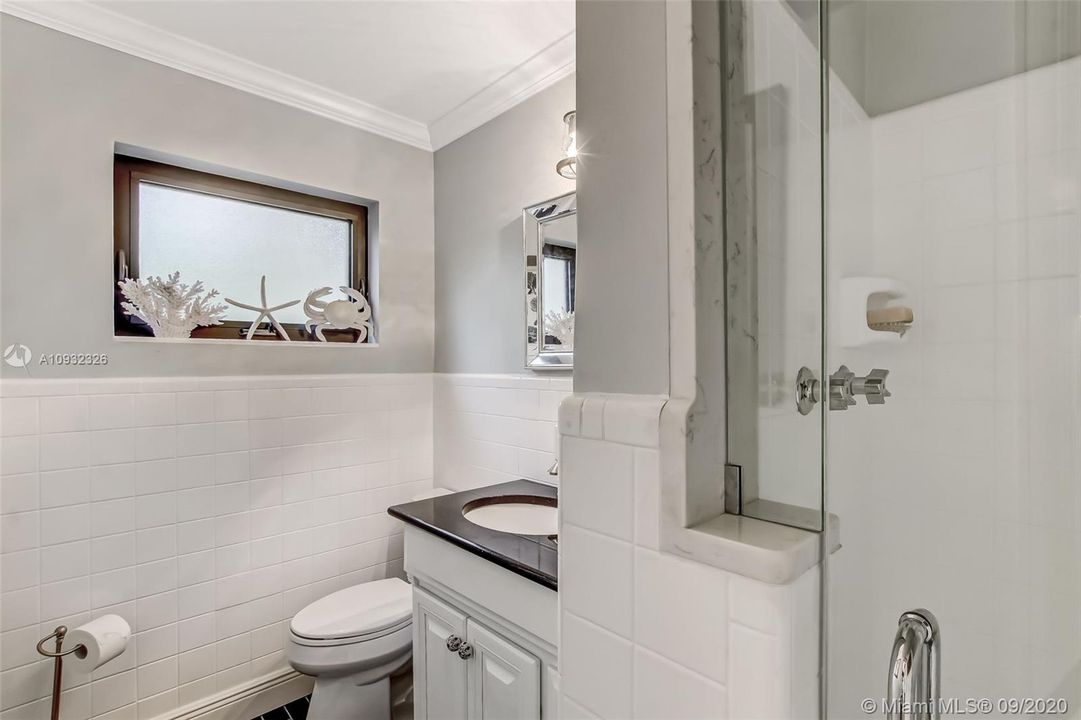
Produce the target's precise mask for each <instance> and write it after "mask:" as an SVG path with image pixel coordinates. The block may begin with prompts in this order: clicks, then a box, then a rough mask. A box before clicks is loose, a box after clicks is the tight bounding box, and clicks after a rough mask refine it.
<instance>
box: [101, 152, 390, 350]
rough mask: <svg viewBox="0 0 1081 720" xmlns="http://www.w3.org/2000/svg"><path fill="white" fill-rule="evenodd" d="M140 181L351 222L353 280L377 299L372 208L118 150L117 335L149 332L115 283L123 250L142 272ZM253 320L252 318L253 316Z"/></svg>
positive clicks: (332, 337) (228, 331) (231, 336)
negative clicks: (371, 263)
mask: <svg viewBox="0 0 1081 720" xmlns="http://www.w3.org/2000/svg"><path fill="white" fill-rule="evenodd" d="M141 182H149V183H154V184H157V185H163V186H166V187H173V188H178V189H181V190H190V191H192V192H198V193H203V194H205V195H211V196H215V197H224V198H230V199H232V200H240V201H243V202H249V203H257V204H260V205H267V206H270V207H277V208H283V209H286V210H295V211H298V212H304V213H309V214H312V215H319V216H322V217H330V218H336V219H339V220H347V221H349V223H350V227H351V234H352V238H351V243H350V263H349V285H350V287H352V288H354V289H356V290H359V291H360V292H362V293H364V296H365V297H366V298H368V301H369V302H371V300H372V298H371V297H370V296H369V294H368V288H370V287H371V284H370V283H369V282H368V208H367V207H365V206H363V205H359V204H354V203H347V202H343V201H341V200H331V199H329V198H323V197H319V196H317V195H309V194H307V193H302V192H298V191H295V190H286V189H284V188H279V187H274V186H271V185H263V184H261V183H257V182H251V181H248V180H238V179H236V178H231V177H226V176H223V175H215V174H213V173H208V172H202V171H200V170H191V169H189V168H183V167H178V166H176V165H168V164H165V163H160V162H155V161H153V160H143V159H141V158H136V157H131V156H127V155H121V154H116V155H115V156H114V159H113V250H114V260H115V262H114V268H113V290H114V296H115V301H114V313H113V314H114V334H115V335H118V336H140V335H147V334H149V332H148V329H145V328H143V327H142V326H139V325H135V324H133V323H132V322H131V320H130V318H129V317H128V316H127V315H126V313H124V311H123V310H122V309H121V308H120V302H121V301H122V300H123V297H122V294H121V293H120V290H119V288H118V287H117V285H116V282H117V281H118V280H119V279H120V262H119V258H120V257H121V255H120V253H123V257H124V259H125V264H126V266H127V272H128V277H132V278H138V277H139V190H138V189H139V183H141ZM313 289H314V288H313ZM254 319H255V318H254V317H253V318H252V320H254ZM250 325H251V321H241V320H225V321H224V322H222V324H221V325H210V326H203V327H197V328H195V330H193V331H192V333H191V337H193V338H215V339H222V340H243V339H244V333H245V332H246V331H247V328H248V327H249V326H250ZM282 326H283V327H284V328H285V331H286V332H287V333H288V335H289V338H290V339H291V340H298V341H302V342H303V341H313V340H316V338H315V337H314V336H313V335H312V334H310V333H308V331H307V329H306V328H305V327H304V326H303V325H301V324H300V323H282ZM323 334H324V335H325V336H326V338H327V340H328V341H330V342H355V341H356V339H357V337H358V335H359V332H358V331H357V330H351V329H350V330H333V329H329V328H324V329H323ZM252 339H253V340H266V341H271V342H273V341H275V340H276V341H279V342H281V341H282V340H281V338H280V337H278V335H277V334H271V335H261V334H256V335H254V336H253V337H252ZM372 341H373V338H372V337H371V334H370V333H369V336H368V342H372Z"/></svg>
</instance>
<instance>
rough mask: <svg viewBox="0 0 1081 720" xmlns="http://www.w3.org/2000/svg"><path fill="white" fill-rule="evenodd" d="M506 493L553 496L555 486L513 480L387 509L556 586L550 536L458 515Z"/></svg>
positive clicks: (555, 555)
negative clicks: (469, 506) (508, 530)
mask: <svg viewBox="0 0 1081 720" xmlns="http://www.w3.org/2000/svg"><path fill="white" fill-rule="evenodd" d="M507 495H520V496H530V497H538V498H552V499H555V497H556V488H554V487H551V486H550V485H544V484H542V483H538V482H533V481H532V480H514V481H512V482H507V483H500V484H499V485H489V486H488V487H482V488H477V489H476V490H465V491H463V492H457V493H452V494H450V495H440V496H439V497H434V498H428V499H425V500H417V501H416V502H410V503H404V504H402V505H394V506H392V507H390V508H388V509H387V512H388V513H390V514H391V515H392V516H394V517H396V518H398V519H399V520H401V521H402V522H407V523H409V524H410V525H415V526H416V527H419V528H422V529H424V530H427V531H428V532H430V533H433V534H435V535H437V536H438V537H441V538H443V539H444V540H446V541H448V542H450V543H453V544H454V545H457V546H458V547H460V548H462V549H463V550H467V551H469V552H471V553H473V554H474V555H479V556H480V557H482V558H484V559H485V560H489V561H491V562H493V563H495V564H496V565H499V566H501V567H504V568H506V569H507V570H510V571H511V572H513V573H517V574H518V575H521V576H522V577H525V578H529V579H530V580H532V581H533V582H536V583H539V584H541V585H544V586H545V587H548V588H551V589H552V590H557V589H558V587H559V579H558V551H557V547H556V543H555V541H554V540H553V539H551V538H549V537H548V536H545V535H515V534H513V533H506V532H500V531H498V530H489V529H488V528H486V527H481V526H480V525H477V524H476V523H472V522H470V521H468V520H466V519H465V517H464V516H463V515H462V508H464V507H465V506H466V505H467V504H469V503H471V502H473V501H476V500H479V499H481V498H490V497H502V496H507Z"/></svg>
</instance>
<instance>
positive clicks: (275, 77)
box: [0, 0, 575, 151]
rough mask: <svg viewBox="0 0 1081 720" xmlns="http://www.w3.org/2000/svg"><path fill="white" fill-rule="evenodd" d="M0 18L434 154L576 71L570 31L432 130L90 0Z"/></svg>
mask: <svg viewBox="0 0 1081 720" xmlns="http://www.w3.org/2000/svg"><path fill="white" fill-rule="evenodd" d="M0 12H2V13H6V14H8V15H11V16H13V17H17V18H21V19H23V20H27V21H29V22H32V23H36V24H38V25H43V26H45V27H47V28H51V29H53V30H57V31H59V32H62V33H66V34H68V35H74V36H75V37H78V38H82V39H83V40H88V41H89V42H92V43H96V44H98V45H104V46H105V47H108V48H112V49H113V50H118V51H120V52H123V53H127V54H128V55H134V56H135V57H138V58H142V59H144V60H149V61H151V62H154V63H158V64H159V65H165V66H167V67H171V68H173V69H176V70H180V71H182V72H186V73H189V74H191V75H196V76H198V77H202V78H205V79H207V80H212V81H214V82H217V83H221V84H222V85H227V86H229V87H232V88H236V89H238V90H243V91H244V92H248V93H251V94H253V95H258V96H260V97H264V98H267V99H269V100H273V101H275V102H279V103H282V104H283V105H289V106H291V107H295V108H298V109H300V110H304V111H306V112H310V113H313V114H315V115H319V116H321V117H325V118H328V119H330V120H334V121H336V122H340V123H344V124H346V125H350V126H352V127H356V128H360V129H361V130H367V131H368V132H371V133H375V134H376V135H381V136H383V137H386V138H390V139H391V140H396V141H398V142H402V143H405V144H407V145H412V146H414V147H418V148H421V149H423V150H429V151H431V150H437V149H439V148H441V147H443V146H444V145H447V144H449V143H451V142H453V141H454V140H457V139H458V138H460V137H462V136H463V135H465V134H466V133H468V132H470V131H472V130H475V129H476V128H478V127H480V126H481V125H483V124H484V123H486V122H488V121H489V120H491V119H492V118H494V117H496V116H498V115H500V114H501V113H504V112H506V111H507V110H509V109H510V108H512V107H514V106H515V105H517V104H518V103H520V102H522V101H524V100H526V99H528V98H529V97H531V96H533V95H535V94H537V93H539V92H541V91H542V90H544V89H545V88H548V87H550V86H551V85H553V84H555V83H556V82H558V81H559V80H562V79H563V78H565V77H567V76H568V75H571V74H573V73H574V70H575V55H574V47H575V33H574V32H573V31H572V32H570V33H568V34H567V35H565V36H563V37H562V38H560V39H559V40H557V41H556V42H554V43H552V44H551V45H549V46H548V47H546V48H545V49H544V50H542V51H540V52H539V53H537V54H536V55H534V56H533V57H531V58H530V59H529V60H527V61H526V62H524V63H522V64H521V65H519V66H518V67H516V68H514V69H513V70H511V71H510V72H508V73H507V74H506V75H504V76H503V77H501V78H500V79H498V80H496V81H495V82H494V83H492V84H491V85H489V86H488V87H486V88H484V89H483V90H481V91H480V92H478V93H476V94H475V95H473V96H472V97H470V98H468V99H467V100H465V101H464V102H463V103H461V104H460V105H458V106H457V107H456V108H454V109H453V110H451V111H450V112H448V113H446V114H445V115H443V116H442V117H440V118H438V119H437V120H435V121H433V122H432V123H431V124H429V125H426V124H425V123H423V122H420V121H418V120H414V119H412V118H408V117H405V116H403V115H398V114H396V113H392V112H390V111H388V110H384V109H383V108H380V107H378V106H376V105H371V104H369V103H366V102H363V101H361V100H357V99H356V98H353V97H350V96H349V95H345V94H343V93H340V92H338V91H336V90H331V89H329V88H326V87H323V86H322V85H317V84H315V83H312V82H308V81H307V80H302V79H300V78H298V77H294V76H292V75H289V74H287V73H283V72H280V71H278V70H273V69H271V68H268V67H266V66H264V65H260V64H258V63H254V62H252V61H250V60H245V59H244V58H241V57H238V56H236V55H233V54H231V53H227V52H225V51H223V50H219V49H217V48H213V47H210V46H209V45H205V44H203V43H200V42H196V41H195V40H192V39H190V38H186V37H184V36H182V35H177V34H175V33H171V32H168V31H166V30H162V29H161V28H157V27H154V26H153V25H148V24H147V23H143V22H140V21H138V20H134V19H132V18H129V17H127V16H125V15H121V14H120V13H116V12H113V11H112V10H107V9H105V8H103V7H101V6H100V5H96V4H94V3H91V2H85V1H84V2H45V1H43V0H36V1H35V0H0ZM567 109H568V110H572V109H573V108H567Z"/></svg>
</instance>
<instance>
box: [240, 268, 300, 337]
mask: <svg viewBox="0 0 1081 720" xmlns="http://www.w3.org/2000/svg"><path fill="white" fill-rule="evenodd" d="M259 299H260V301H261V303H262V304H261V305H260V306H258V307H256V306H255V305H245V304H244V303H242V302H237V301H236V300H232V299H230V298H225V302H227V303H229V304H230V305H235V306H236V307H238V308H244V309H245V310H251V311H253V312H257V313H259V315H258V317H256V318H255V322H253V323H252V324H251V327H250V328H248V335H247V337H246V339H247V340H251V336H252V335H254V334H255V329H256V328H258V327H259V326H260V325H262V324H263V320H264V319H265V320H266V321H267V322H268V323H269V324H270V325H271V327H273V328H274V330H276V331H277V333H278V334H279V335H281V336H282V340H285V341H286V342H289V333H287V332H285V328H283V327H282V326H281V323H279V322H278V321H277V320H276V319H275V318H274V315H273V313H275V312H277V311H278V310H284V309H285V308H287V307H292V306H293V305H296V304H298V303H299V302H300V301H299V300H294V301H292V302H287V303H282V304H281V305H275V306H274V307H267V304H266V275H264V276H263V277H262V279H261V280H259Z"/></svg>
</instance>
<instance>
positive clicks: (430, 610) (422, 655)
mask: <svg viewBox="0 0 1081 720" xmlns="http://www.w3.org/2000/svg"><path fill="white" fill-rule="evenodd" d="M413 608H414V610H413V620H414V628H415V634H414V647H413V678H414V683H415V687H414V701H413V702H414V708H415V717H416V718H417V720H535V719H536V718H539V717H540V715H541V662H540V660H539V659H538V658H537V657H536V656H535V655H533V654H532V653H530V652H528V651H527V650H525V649H524V648H522V647H520V646H518V645H516V644H515V643H513V642H511V641H510V640H508V639H507V638H505V637H503V636H502V635H500V634H498V633H497V632H495V631H493V630H491V629H489V628H488V627H485V625H484V624H483V623H482V622H479V621H478V620H476V619H474V618H471V617H469V616H467V615H466V613H464V612H462V611H460V610H458V609H456V608H454V607H453V606H451V605H450V604H448V603H446V602H444V601H442V600H440V599H439V598H437V597H435V596H433V595H431V594H429V593H427V592H425V591H423V590H421V589H419V588H414V589H413Z"/></svg>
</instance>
